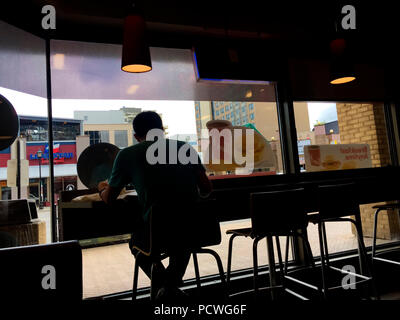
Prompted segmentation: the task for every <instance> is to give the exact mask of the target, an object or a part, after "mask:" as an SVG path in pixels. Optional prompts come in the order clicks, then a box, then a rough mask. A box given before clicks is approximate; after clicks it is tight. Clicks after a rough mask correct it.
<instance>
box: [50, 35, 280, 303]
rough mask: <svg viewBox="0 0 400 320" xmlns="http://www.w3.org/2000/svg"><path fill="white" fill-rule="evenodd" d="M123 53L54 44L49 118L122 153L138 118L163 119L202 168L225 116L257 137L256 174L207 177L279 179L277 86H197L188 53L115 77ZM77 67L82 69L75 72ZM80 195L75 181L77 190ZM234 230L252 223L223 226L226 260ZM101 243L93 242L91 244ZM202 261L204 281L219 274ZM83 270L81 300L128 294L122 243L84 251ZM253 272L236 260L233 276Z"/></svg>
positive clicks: (171, 52) (159, 52)
mask: <svg viewBox="0 0 400 320" xmlns="http://www.w3.org/2000/svg"><path fill="white" fill-rule="evenodd" d="M120 50H121V47H120V46H116V45H102V44H89V43H75V42H68V41H52V81H53V97H54V99H53V114H54V116H55V117H65V118H68V117H73V118H75V119H77V120H81V121H82V127H83V132H86V133H87V134H88V135H90V139H88V141H87V145H89V144H93V143H98V142H100V141H101V142H104V140H103V138H104V137H103V135H102V132H109V142H110V143H112V144H115V145H116V146H118V147H119V148H124V147H127V146H129V145H132V144H134V143H136V141H135V140H134V139H133V135H134V133H133V131H132V123H131V121H132V119H133V118H134V116H135V114H137V113H138V112H140V111H145V110H152V111H156V112H157V113H158V114H160V116H161V118H162V121H163V125H164V129H165V135H166V137H168V138H170V139H177V140H182V141H185V142H187V143H188V144H190V145H191V146H192V147H193V148H194V149H195V150H197V151H198V153H199V154H200V156H201V158H202V160H203V161H204V157H203V155H204V153H205V150H203V149H202V141H203V140H204V139H206V140H208V138H207V133H208V129H207V123H208V122H209V121H210V120H222V119H224V120H225V119H228V118H227V115H229V119H228V121H229V122H230V124H231V126H232V127H233V126H244V127H245V128H247V129H248V130H250V131H251V132H254V133H255V134H256V135H257V136H256V138H255V139H256V143H258V145H257V146H258V147H259V149H260V152H259V154H258V158H257V163H255V165H256V168H252V169H251V170H248V171H246V172H240V171H238V172H237V171H236V170H235V168H232V167H213V166H210V165H208V164H207V163H204V165H205V167H206V169H207V174H208V175H209V176H210V178H211V179H229V178H231V177H233V176H235V175H236V176H237V175H241V176H243V178H246V177H248V176H251V175H275V174H277V173H283V169H282V168H283V166H282V156H281V144H280V132H279V124H278V116H277V114H278V112H277V105H276V102H275V89H274V84H236V83H221V84H219V86H218V89H217V88H216V87H215V85H214V84H211V83H200V82H197V81H196V77H195V73H194V68H193V60H192V54H191V51H190V50H178V49H162V48H151V54H152V63H153V70H152V71H151V72H150V73H147V74H127V73H124V72H121V70H120ZM56 54H57V57H56V56H55V55H56ZM78 56H79V58H77V57H78ZM60 57H62V59H61V60H62V62H63V63H61V64H60V63H57V64H55V63H54V60H55V59H60ZM170 57H171V58H170ZM82 63H84V64H85V65H86V67H85V68H81V67H80V65H81V64H82ZM171 70H179V73H177V72H171ZM110 79H113V80H112V81H111V82H110ZM250 91H251V92H252V94H251V95H250V94H249V92H250ZM249 96H250V98H249ZM231 106H232V108H231ZM250 110H251V111H250ZM128 113H129V115H128ZM250 113H252V114H253V117H251V118H250V117H249V114H250ZM204 134H205V135H206V137H204ZM82 141H83V140H82ZM78 157H79V154H78ZM84 188H85V186H84V185H82V183H81V182H80V181H78V189H84ZM238 226H250V221H249V220H248V219H246V220H241V221H232V222H224V223H222V224H221V228H222V235H223V242H222V243H221V245H219V246H217V247H216V248H214V249H215V250H217V252H218V253H219V254H220V255H221V258H222V259H223V261H226V258H227V248H228V246H227V241H228V237H227V236H226V234H225V231H226V230H227V229H229V228H233V227H238ZM102 241H104V239H93V240H92V242H91V243H92V244H93V243H98V242H102ZM85 243H88V242H87V241H86V242H85ZM251 246H252V244H251V241H246V240H244V241H241V240H238V241H237V243H236V244H235V250H236V252H240V251H242V252H248V251H250V250H251ZM259 250H260V252H259V256H260V259H261V260H260V263H261V264H266V263H267V258H266V254H265V252H266V248H265V246H263V245H260V248H259ZM98 259H101V260H102V261H103V263H102V264H101V265H99V264H98V263H96V261H98ZM202 259H203V258H202ZM204 259H205V260H204V261H203V260H202V261H201V263H202V268H201V269H202V270H203V273H202V275H211V274H216V273H217V272H218V270H217V268H216V266H215V263H214V262H213V261H212V260H208V259H207V258H204ZM115 263H118V266H119V268H120V270H121V273H120V274H121V276H120V277H114V278H113V279H110V277H109V276H108V275H109V274H110V272H108V270H109V268H113V265H114V264H115ZM83 265H84V296H85V297H90V296H95V295H101V294H107V293H113V292H117V291H124V290H130V289H131V277H132V272H133V257H132V255H131V253H130V250H129V248H128V245H127V244H118V245H109V246H103V247H98V248H88V249H84V250H83ZM251 266H252V259H251V258H250V257H247V256H245V257H243V255H240V254H238V255H235V259H234V261H233V270H239V269H243V268H250V267H251ZM193 276H194V275H193V267H192V266H189V268H188V273H187V274H186V276H185V277H186V278H193ZM139 281H140V285H141V286H148V285H149V282H148V280H147V279H146V277H145V276H144V275H143V274H141V275H140V277H139ZM100 283H102V284H101V285H100ZM104 283H109V285H104Z"/></svg>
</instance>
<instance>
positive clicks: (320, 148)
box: [294, 102, 400, 253]
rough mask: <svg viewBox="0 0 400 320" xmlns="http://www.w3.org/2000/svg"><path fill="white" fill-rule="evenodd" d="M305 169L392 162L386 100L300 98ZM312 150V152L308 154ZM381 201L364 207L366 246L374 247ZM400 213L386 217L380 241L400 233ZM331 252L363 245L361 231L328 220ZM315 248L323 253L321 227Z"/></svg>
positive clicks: (301, 155) (298, 108) (297, 116)
mask: <svg viewBox="0 0 400 320" xmlns="http://www.w3.org/2000/svg"><path fill="white" fill-rule="evenodd" d="M294 111H295V120H296V129H297V138H298V142H297V144H298V151H299V161H300V166H301V170H302V171H304V172H310V171H332V170H347V169H357V168H368V167H382V166H387V165H389V164H390V153H389V148H388V141H387V130H386V125H385V116H384V106H383V103H376V102H375V103H371V102H359V103H353V102H352V103H346V102H340V103H339V102H295V103H294ZM307 153H308V154H307ZM374 205H375V204H368V205H361V206H360V210H361V219H362V225H363V231H364V236H365V239H364V240H365V244H366V245H371V237H372V228H373V214H374V210H373V209H372V207H373V206H374ZM396 215H397V213H396V212H389V213H388V214H387V215H386V216H382V217H381V218H380V219H381V220H380V222H381V223H380V225H379V226H378V244H379V243H386V242H390V241H392V240H395V239H397V238H398V236H399V235H400V234H399V232H398V230H399V221H398V219H397V217H396ZM326 226H327V234H328V237H329V241H328V242H329V252H331V253H334V252H340V251H345V250H350V249H355V248H356V247H357V239H356V237H355V231H354V229H352V227H351V225H350V224H348V223H327V224H326ZM308 232H309V237H310V239H311V244H312V247H313V248H312V249H313V251H315V252H317V253H318V252H319V249H318V244H317V240H318V237H317V233H318V231H317V227H316V226H315V225H310V226H309V227H308Z"/></svg>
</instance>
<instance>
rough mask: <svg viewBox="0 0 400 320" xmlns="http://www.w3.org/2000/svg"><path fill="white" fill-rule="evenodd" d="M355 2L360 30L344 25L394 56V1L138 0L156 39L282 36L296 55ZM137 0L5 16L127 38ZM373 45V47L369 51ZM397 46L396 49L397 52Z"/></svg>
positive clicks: (95, 38)
mask: <svg viewBox="0 0 400 320" xmlns="http://www.w3.org/2000/svg"><path fill="white" fill-rule="evenodd" d="M46 4H51V5H54V6H55V8H56V11H57V28H56V30H55V31H51V32H49V31H46V30H43V29H42V28H41V19H42V17H43V16H44V15H43V14H42V13H41V8H42V6H44V5H46ZM345 4H353V5H354V6H355V8H356V10H357V11H356V12H357V29H356V30H355V31H346V32H345V36H346V37H348V38H350V39H351V40H352V43H353V44H354V45H353V46H354V48H355V50H356V52H357V53H358V56H359V57H360V58H361V59H365V60H368V59H372V60H378V59H376V58H377V57H382V55H383V53H384V54H385V56H388V55H393V56H397V55H396V54H394V51H396V47H394V42H393V41H390V40H391V39H393V37H394V36H397V34H398V31H400V27H399V26H398V25H397V11H396V7H395V2H390V3H389V2H388V3H384V1H380V2H379V4H377V3H376V2H374V3H372V2H371V3H369V2H366V1H363V2H362V3H361V1H307V2H306V1H296V2H293V1H287V0H280V1H274V2H272V1H268V0H265V1H254V0H246V1H244V2H240V3H237V4H236V2H234V1H225V0H219V1H217V0H214V1H208V0H206V1H174V0H170V1H165V0H164V1H158V0H145V1H141V2H138V1H136V5H137V7H139V8H140V10H141V12H142V14H143V16H144V17H145V19H146V21H147V25H148V30H149V34H150V42H151V43H150V44H151V45H154V46H164V47H177V48H179V47H191V45H192V43H193V41H194V40H195V39H211V38H214V39H217V41H218V39H221V38H223V39H235V41H237V40H238V39H242V40H255V41H264V40H266V41H269V42H270V43H276V44H277V46H279V47H280V48H284V50H285V52H287V53H288V54H289V55H293V56H296V57H297V56H304V57H312V56H324V55H326V54H327V52H328V48H329V46H328V44H329V41H330V40H331V39H332V37H334V33H335V21H340V20H339V19H340V17H341V12H340V11H341V8H342V7H343V5H345ZM131 5H132V0H31V1H29V0H27V1H24V10H23V11H21V8H20V7H21V4H20V2H19V1H8V2H7V3H5V4H3V3H2V5H1V6H2V8H1V12H0V19H2V20H4V21H6V22H8V23H11V24H13V25H15V26H17V27H20V28H22V29H24V30H27V31H29V32H32V33H34V34H36V35H39V36H41V37H45V36H50V37H51V38H56V39H68V40H82V41H92V42H107V43H121V42H122V28H123V18H124V16H125V15H126V13H127V12H128V10H129V8H130V6H131ZM366 48H368V50H366ZM396 52H397V51H396Z"/></svg>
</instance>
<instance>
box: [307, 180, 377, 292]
mask: <svg viewBox="0 0 400 320" xmlns="http://www.w3.org/2000/svg"><path fill="white" fill-rule="evenodd" d="M355 186H356V185H355V184H354V183H346V184H337V185H320V186H318V188H317V190H316V193H315V196H316V198H317V199H318V207H319V211H318V214H312V215H309V221H310V222H312V223H314V224H318V238H319V246H320V252H321V275H322V294H323V297H324V298H325V299H326V298H328V291H329V290H334V289H338V288H342V285H338V286H334V287H329V285H328V277H327V273H328V272H329V270H333V271H336V272H340V273H342V274H343V273H345V274H349V275H352V276H354V277H356V278H358V279H359V281H356V283H354V284H359V283H364V282H370V283H372V286H373V289H374V290H376V289H375V284H374V282H373V280H374V279H373V277H372V270H371V266H370V265H369V263H368V259H367V251H366V248H365V244H364V239H363V233H362V226H361V217H360V208H359V204H358V203H357V200H356V199H355V192H356V188H355ZM349 216H354V219H353V218H350V217H349ZM327 222H350V223H352V224H353V225H354V227H355V230H356V236H357V241H358V257H359V268H360V273H351V272H350V271H346V270H344V269H339V268H337V267H334V266H333V265H332V264H331V262H330V260H329V251H328V241H327V234H326V227H325V223H327ZM375 293H376V291H375Z"/></svg>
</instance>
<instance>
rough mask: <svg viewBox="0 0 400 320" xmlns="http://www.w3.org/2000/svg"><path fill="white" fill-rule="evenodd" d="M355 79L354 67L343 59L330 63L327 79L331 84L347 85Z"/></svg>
mask: <svg viewBox="0 0 400 320" xmlns="http://www.w3.org/2000/svg"><path fill="white" fill-rule="evenodd" d="M355 79H356V76H355V73H354V67H353V65H352V64H351V63H350V62H349V61H346V60H345V59H344V58H339V59H336V60H334V61H333V62H332V63H331V70H330V79H329V81H330V83H331V84H343V83H348V82H351V81H354V80H355Z"/></svg>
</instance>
